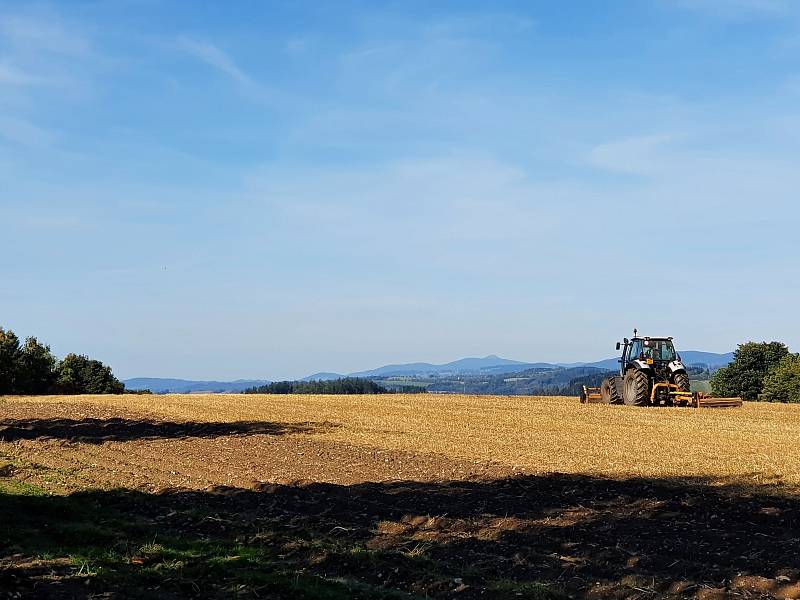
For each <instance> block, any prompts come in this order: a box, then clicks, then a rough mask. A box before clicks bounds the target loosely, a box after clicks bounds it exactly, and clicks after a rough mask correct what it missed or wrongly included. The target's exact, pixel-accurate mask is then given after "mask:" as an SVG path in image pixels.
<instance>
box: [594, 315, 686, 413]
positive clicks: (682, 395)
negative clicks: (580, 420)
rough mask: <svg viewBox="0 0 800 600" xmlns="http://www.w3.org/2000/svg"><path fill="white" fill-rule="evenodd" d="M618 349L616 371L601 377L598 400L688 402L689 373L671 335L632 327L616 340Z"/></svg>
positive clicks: (635, 403) (654, 403) (645, 403)
mask: <svg viewBox="0 0 800 600" xmlns="http://www.w3.org/2000/svg"><path fill="white" fill-rule="evenodd" d="M620 349H622V357H621V358H620V359H619V363H620V366H619V374H618V375H613V376H611V377H608V378H606V379H604V380H603V382H602V384H601V385H600V390H599V392H600V393H599V395H600V401H601V402H603V403H604V404H628V405H631V406H686V405H688V404H689V403H690V402H691V400H692V394H691V392H690V390H689V375H688V373H687V372H686V367H684V366H683V363H682V362H681V357H680V355H679V354H678V353H677V352H675V346H673V344H672V338H671V337H647V336H645V337H640V336H639V335H638V331H637V330H636V329H634V330H633V338H632V339H630V340H629V339H628V338H625V339H624V341H623V342H622V343H620V342H617V350H620ZM582 401H585V400H583V398H582Z"/></svg>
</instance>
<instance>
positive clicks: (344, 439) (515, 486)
mask: <svg viewBox="0 0 800 600" xmlns="http://www.w3.org/2000/svg"><path fill="white" fill-rule="evenodd" d="M797 440H800V407H793V406H789V405H768V404H745V406H744V407H743V408H742V409H729V410H694V409H677V408H676V409H638V408H629V407H624V406H606V405H581V404H579V403H578V402H577V400H576V399H574V398H524V397H515V398H508V397H470V396H433V395H431V396H420V395H407V396H406V395H390V396H357V397H331V396H290V397H287V396H243V395H181V396H177V395H170V396H135V395H126V396H75V397H43V398H35V399H31V398H5V399H2V400H0V492H2V493H0V519H3V520H4V521H5V522H6V523H9V524H13V525H12V526H11V527H8V528H6V529H5V532H4V531H3V529H0V594H2V592H3V591H7V592H8V593H9V594H21V595H30V596H36V597H56V598H62V597H64V598H66V597H88V596H91V595H97V596H100V595H103V594H105V595H106V596H103V597H137V596H138V597H152V596H153V595H159V596H165V597H208V596H214V597H229V596H237V597H252V598H260V597H271V598H283V597H287V598H288V597H307V598H318V597H325V598H338V597H341V598H346V597H361V598H384V597H413V596H415V595H416V596H436V597H459V598H478V597H480V598H487V597H488V598H519V597H528V598H550V597H553V598H557V597H562V596H566V595H572V596H586V597H641V598H652V597H665V596H671V597H692V596H698V597H708V598H712V597H714V598H724V597H736V598H740V597H741V598H751V597H773V598H793V597H800V558H798V557H800V494H799V493H798V491H799V490H800V453H798V452H796V451H795V450H794V449H795V448H796V446H797ZM0 597H1V596H0Z"/></svg>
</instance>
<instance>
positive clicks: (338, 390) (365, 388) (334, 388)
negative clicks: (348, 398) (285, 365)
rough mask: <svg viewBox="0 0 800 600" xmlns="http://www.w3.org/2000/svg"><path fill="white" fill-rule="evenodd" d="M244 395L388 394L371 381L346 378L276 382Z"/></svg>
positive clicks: (254, 388)
mask: <svg viewBox="0 0 800 600" xmlns="http://www.w3.org/2000/svg"><path fill="white" fill-rule="evenodd" d="M242 393H243V394H388V393H390V392H389V390H388V389H386V388H385V387H383V386H382V385H378V384H377V383H375V382H374V381H371V380H369V379H360V378H357V377H345V378H343V379H333V380H330V381H275V382H273V383H268V384H266V385H260V386H258V387H252V388H248V389H246V390H244V391H243V392H242Z"/></svg>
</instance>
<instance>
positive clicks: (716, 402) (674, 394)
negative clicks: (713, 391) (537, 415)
mask: <svg viewBox="0 0 800 600" xmlns="http://www.w3.org/2000/svg"><path fill="white" fill-rule="evenodd" d="M662 388H663V389H662ZM659 394H660V395H661V396H663V395H664V394H668V395H669V397H671V398H672V405H674V406H688V407H690V408H741V406H742V399H741V398H714V397H712V396H708V395H706V394H704V393H703V392H684V391H681V390H679V389H678V386H677V385H675V384H671V383H657V384H655V385H654V386H653V390H652V391H651V394H650V402H651V404H653V405H656V404H658V402H657V397H658V396H659ZM580 398H581V404H606V401H605V400H604V399H603V395H602V394H601V393H600V388H599V387H587V386H585V385H584V386H583V387H582V389H581V396H580Z"/></svg>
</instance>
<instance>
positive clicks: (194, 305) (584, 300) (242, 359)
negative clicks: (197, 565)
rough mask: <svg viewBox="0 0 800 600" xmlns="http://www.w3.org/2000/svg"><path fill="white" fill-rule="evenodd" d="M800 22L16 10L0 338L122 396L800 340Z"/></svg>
mask: <svg viewBox="0 0 800 600" xmlns="http://www.w3.org/2000/svg"><path fill="white" fill-rule="evenodd" d="M799 184H800V3H796V2H793V1H792V0H786V1H782V0H729V1H723V0H652V1H650V2H648V1H645V0H642V1H639V0H636V1H631V2H622V1H610V2H571V3H568V2H563V3H562V2H491V3H488V2H484V3H479V2H469V1H458V2H433V3H432V2H412V1H409V2H388V3H376V2H307V3H304V2H237V3H196V2H155V1H148V0H141V1H135V0H130V1H123V2H114V3H105V2H85V3H77V2H76V3H72V2H58V3H53V4H37V3H30V2H0V219H1V221H0V222H2V230H3V242H4V243H3V251H2V252H1V253H0V276H1V277H0V323H2V324H3V325H4V326H6V327H10V328H12V329H14V330H15V331H16V332H17V333H19V334H20V335H37V336H38V337H39V338H40V339H43V340H45V341H47V342H49V343H50V344H51V346H52V348H53V350H54V351H55V352H56V353H57V354H59V355H63V354H65V353H66V352H69V351H79V352H83V353H88V354H89V355H91V356H92V357H96V358H99V359H101V360H103V361H106V362H108V363H109V364H111V365H112V366H113V367H114V369H115V372H116V373H117V374H118V375H120V376H122V377H132V376H177V377H187V378H237V377H243V378H244V377H247V378H250V377H258V378H287V377H298V376H303V375H307V374H309V373H311V372H314V371H319V370H332V371H339V372H349V371H354V370H358V369H364V368H370V367H373V366H377V365H380V364H384V363H388V362H403V361H409V360H425V361H431V362H444V361H448V360H452V359H455V358H459V357H462V356H468V355H485V354H489V353H497V354H500V355H503V356H508V357H511V358H516V359H519V360H532V361H535V360H552V361H576V360H592V359H599V358H604V357H607V356H610V355H612V354H613V342H614V341H616V340H617V339H618V338H620V337H621V336H623V335H625V334H627V333H628V332H629V330H630V329H631V328H632V327H634V326H636V327H638V328H639V329H640V330H641V331H643V332H649V333H653V334H671V335H674V336H675V338H676V342H677V343H678V345H679V348H680V347H682V348H684V349H703V350H710V351H728V350H731V349H733V348H734V347H735V344H736V343H738V342H742V341H745V340H749V339H757V340H761V339H780V340H783V341H785V342H787V343H788V344H789V345H790V346H791V347H793V348H794V349H795V350H797V349H798V348H800V320H798V319H797V306H798V301H799V300H800V277H799V276H798V275H800V261H798V257H799V255H800V252H799V251H800V242H798V235H797V227H798V221H800V208H798V202H797V201H798V192H797V190H798V189H800V185H799Z"/></svg>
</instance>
